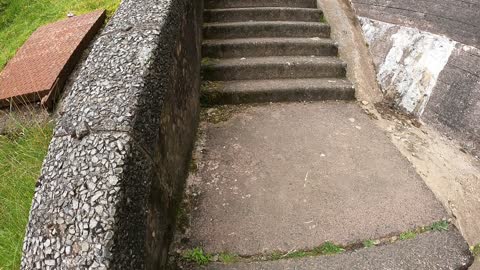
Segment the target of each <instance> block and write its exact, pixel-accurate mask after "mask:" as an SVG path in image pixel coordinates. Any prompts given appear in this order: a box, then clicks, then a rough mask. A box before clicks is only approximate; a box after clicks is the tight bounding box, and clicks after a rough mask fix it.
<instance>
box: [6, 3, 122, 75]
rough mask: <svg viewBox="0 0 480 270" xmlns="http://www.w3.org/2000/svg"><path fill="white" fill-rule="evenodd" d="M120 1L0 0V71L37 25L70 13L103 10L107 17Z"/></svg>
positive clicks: (64, 16)
mask: <svg viewBox="0 0 480 270" xmlns="http://www.w3.org/2000/svg"><path fill="white" fill-rule="evenodd" d="M120 2H121V0H74V1H71V0H35V1H31V0H0V40H1V41H2V42H0V70H2V69H3V67H4V66H5V65H6V64H7V62H8V60H10V59H11V58H12V57H13V56H14V55H15V53H16V51H17V50H18V48H20V47H21V46H22V44H23V43H24V42H25V41H26V40H27V39H28V37H29V36H30V35H31V34H32V33H33V32H34V31H35V30H36V29H37V28H38V27H40V26H42V25H45V24H48V23H51V22H55V21H58V20H60V19H65V18H67V14H68V13H69V12H72V13H73V14H75V15H82V14H85V13H88V12H91V11H94V10H97V9H105V10H107V17H108V18H110V17H111V16H112V15H113V13H114V12H115V10H116V9H117V7H118V5H119V4H120Z"/></svg>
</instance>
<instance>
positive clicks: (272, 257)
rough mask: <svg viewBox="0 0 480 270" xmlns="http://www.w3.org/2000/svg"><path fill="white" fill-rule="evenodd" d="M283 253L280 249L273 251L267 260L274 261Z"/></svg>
mask: <svg viewBox="0 0 480 270" xmlns="http://www.w3.org/2000/svg"><path fill="white" fill-rule="evenodd" d="M282 256H283V254H282V253H281V252H280V251H274V252H273V253H272V254H270V256H268V259H269V260H272V261H276V260H280V259H281V258H282Z"/></svg>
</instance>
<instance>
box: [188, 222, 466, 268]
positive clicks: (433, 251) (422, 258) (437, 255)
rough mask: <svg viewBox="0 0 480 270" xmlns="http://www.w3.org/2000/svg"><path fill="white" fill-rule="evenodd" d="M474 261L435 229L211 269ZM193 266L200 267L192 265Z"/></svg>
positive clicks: (459, 241)
mask: <svg viewBox="0 0 480 270" xmlns="http://www.w3.org/2000/svg"><path fill="white" fill-rule="evenodd" d="M472 263H473V258H472V256H471V254H469V251H468V245H466V243H465V241H464V240H463V238H462V236H461V235H460V233H459V232H458V231H456V230H455V231H448V232H434V233H426V234H422V235H419V236H417V238H415V239H412V240H406V241H399V242H395V243H394V244H389V245H385V246H379V247H372V248H368V249H359V250H356V251H353V252H347V253H343V254H339V255H334V256H317V257H305V258H300V259H290V260H277V261H263V262H262V261H257V262H243V263H242V262H241V263H234V264H230V265H225V264H220V263H214V264H210V265H208V269H210V270H252V269H257V270H260V269H261V270H287V269H288V270H291V269H295V270H312V269H315V270H343V269H357V270H358V269H369V270H384V269H398V270H401V269H405V270H408V269H415V270H443V269H445V270H447V269H467V268H468V267H469V266H470V265H471V264H472ZM192 269H203V268H198V267H192Z"/></svg>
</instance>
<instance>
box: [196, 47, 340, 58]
mask: <svg viewBox="0 0 480 270" xmlns="http://www.w3.org/2000/svg"><path fill="white" fill-rule="evenodd" d="M337 53H338V49H337V47H336V46H335V45H333V44H294V43H293V44H292V43H289V44H281V43H280V44H278V43H277V44H254V43H252V44H204V45H203V47H202V55H203V57H210V58H237V57H255V56H285V55H291V56H310V55H315V56H336V55H337Z"/></svg>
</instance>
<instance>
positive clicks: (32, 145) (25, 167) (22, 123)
mask: <svg viewBox="0 0 480 270" xmlns="http://www.w3.org/2000/svg"><path fill="white" fill-rule="evenodd" d="M7 117H8V120H7V121H6V122H3V123H2V125H1V126H2V127H0V128H1V129H2V130H1V135H0V269H5V270H6V269H19V268H20V259H21V255H22V244H23V238H24V234H25V228H26V225H27V222H28V216H29V211H30V206H31V202H32V198H33V193H34V190H35V183H36V181H37V178H38V177H39V175H40V170H41V167H42V162H43V159H44V158H45V155H46V153H47V150H48V145H49V143H50V140H51V138H52V134H53V123H52V122H49V121H48V119H42V120H39V121H34V120H31V119H30V120H28V119H17V118H16V117H15V116H7Z"/></svg>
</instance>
